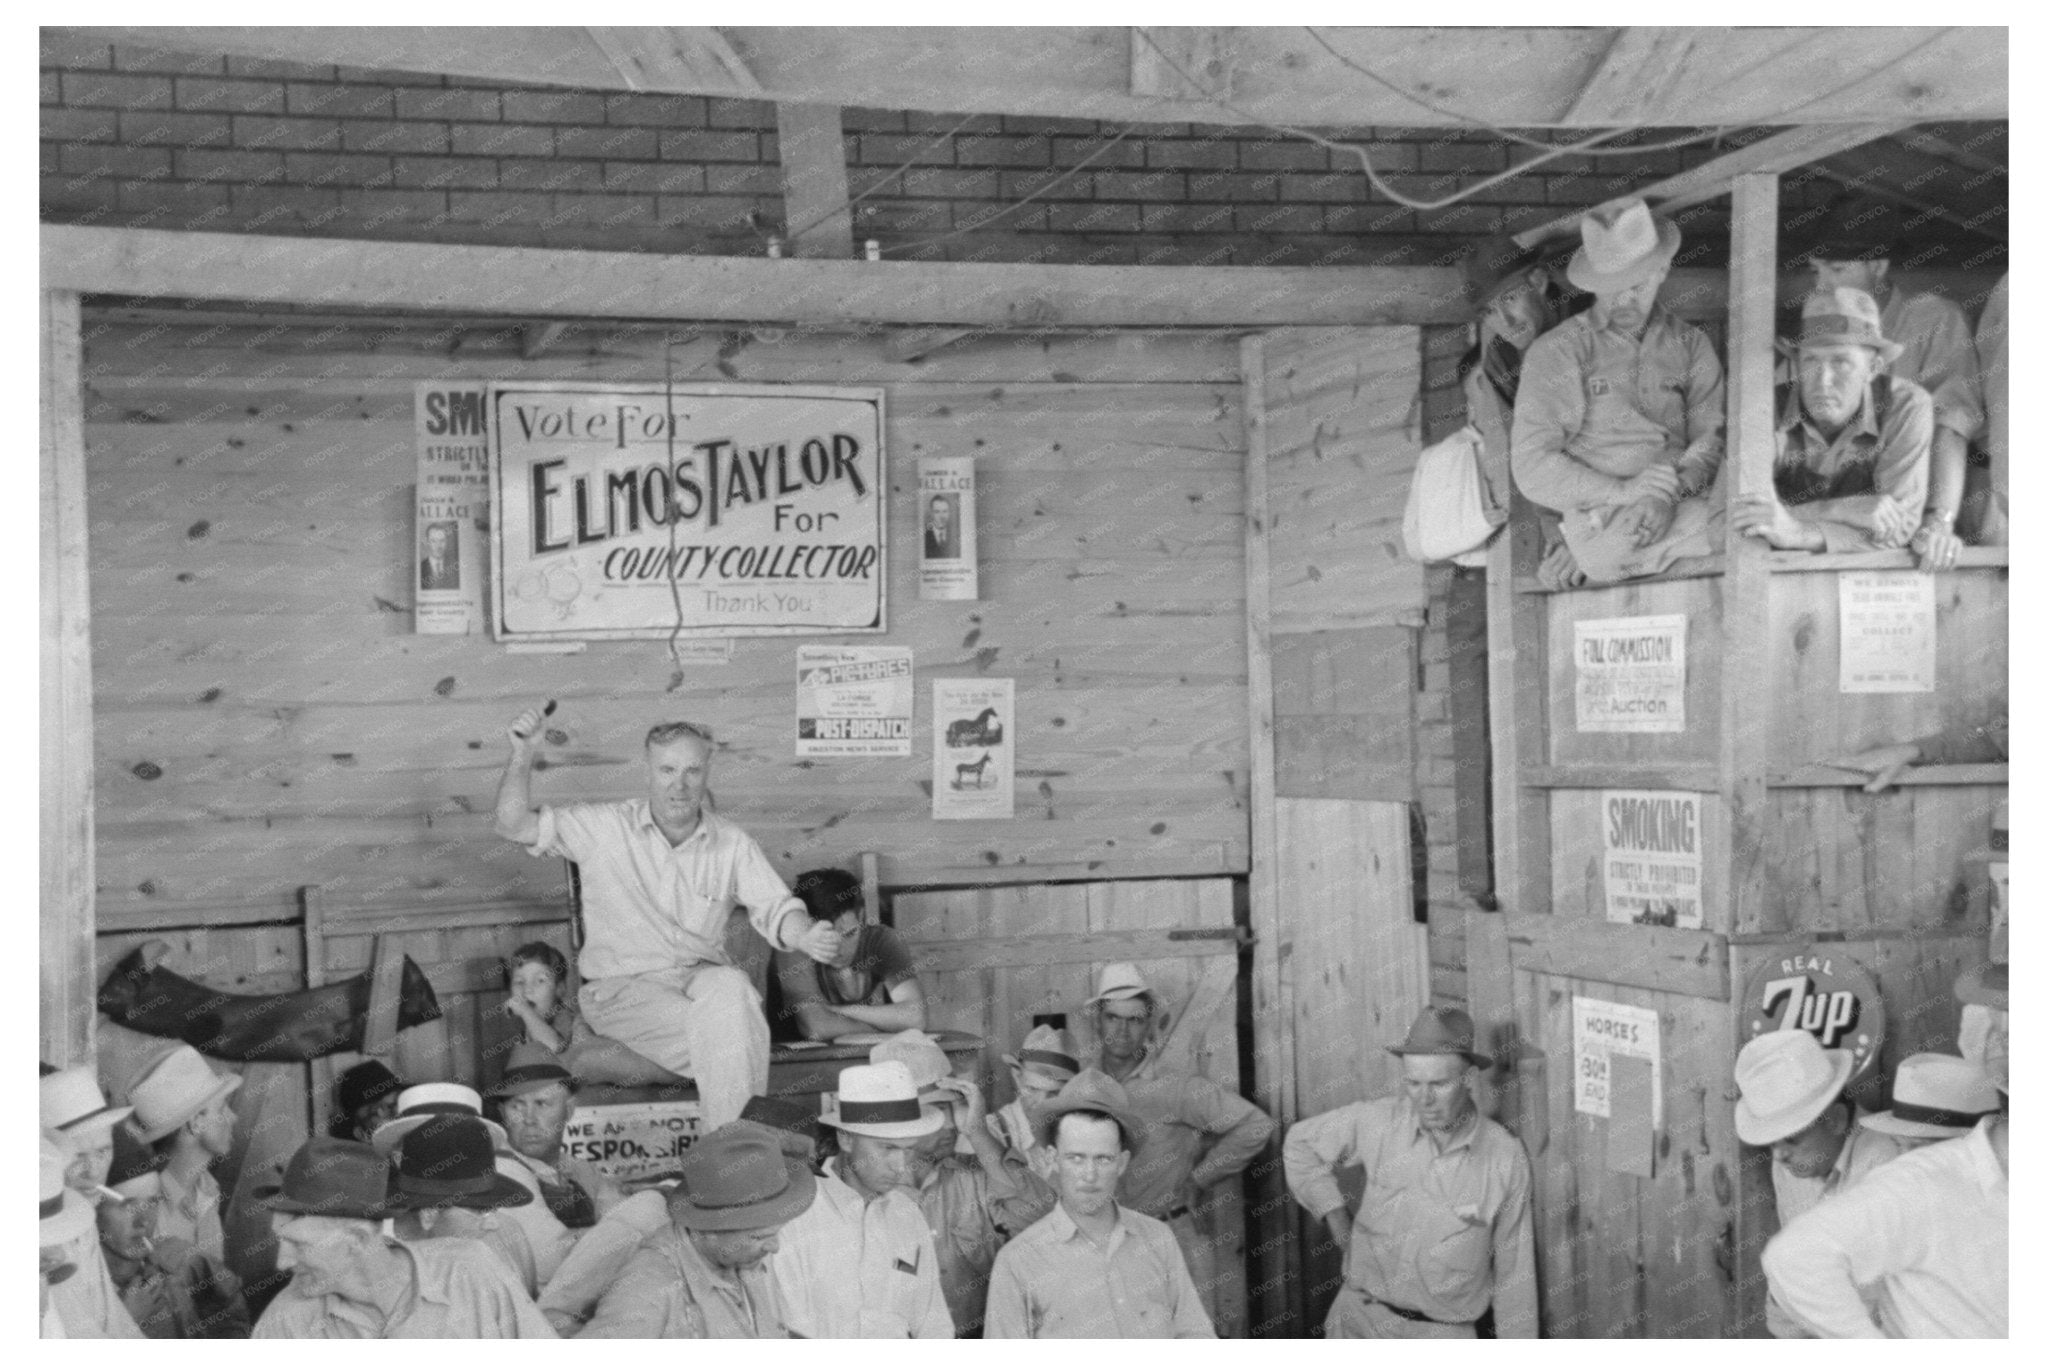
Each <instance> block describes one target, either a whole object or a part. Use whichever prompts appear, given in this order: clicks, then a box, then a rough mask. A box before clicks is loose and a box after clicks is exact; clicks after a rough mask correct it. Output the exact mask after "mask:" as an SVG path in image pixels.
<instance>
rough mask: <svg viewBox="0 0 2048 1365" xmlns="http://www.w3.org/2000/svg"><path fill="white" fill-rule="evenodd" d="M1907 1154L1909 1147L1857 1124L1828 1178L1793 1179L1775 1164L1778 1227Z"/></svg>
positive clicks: (1773, 1182)
mask: <svg viewBox="0 0 2048 1365" xmlns="http://www.w3.org/2000/svg"><path fill="white" fill-rule="evenodd" d="M1906 1150H1907V1147H1906V1144H1905V1143H1903V1142H1901V1141H1899V1140H1898V1139H1897V1138H1895V1137H1892V1136H1891V1135H1890V1134H1887V1133H1880V1132H1876V1131H1874V1130H1872V1129H1869V1128H1865V1127H1864V1126H1863V1125H1862V1124H1860V1123H1858V1124H1855V1125H1853V1126H1852V1127H1851V1128H1850V1129H1849V1136H1848V1138H1847V1139H1846V1140H1845V1141H1844V1142H1843V1143H1842V1150H1841V1151H1840V1152H1838V1153H1836V1154H1835V1164H1834V1165H1833V1166H1832V1167H1831V1168H1829V1170H1828V1173H1827V1174H1826V1175H1812V1176H1807V1175H1794V1174H1793V1173H1792V1172H1791V1170H1790V1169H1788V1168H1787V1167H1786V1165H1785V1163H1784V1162H1782V1161H1773V1162H1772V1163H1771V1189H1772V1191H1773V1193H1775V1194H1776V1195H1777V1203H1778V1226H1779V1227H1783V1226H1785V1224H1787V1223H1789V1222H1791V1221H1792V1220H1793V1219H1794V1218H1797V1217H1798V1216H1799V1215H1800V1214H1802V1213H1805V1212H1806V1211H1807V1210H1808V1209H1810V1208H1812V1207H1813V1206H1814V1205H1815V1204H1818V1203H1819V1202H1820V1201H1821V1200H1823V1199H1825V1198H1827V1197H1828V1196H1829V1195H1833V1194H1839V1193H1840V1192H1841V1191H1843V1190H1846V1189H1848V1188H1849V1187H1850V1186H1851V1185H1853V1184H1855V1183H1856V1182H1857V1181H1859V1180H1861V1179H1863V1177H1864V1176H1866V1175H1869V1174H1870V1173H1871V1172H1872V1171H1874V1170H1876V1169H1877V1168H1878V1167H1879V1166H1882V1165H1884V1163H1885V1162H1887V1161H1890V1160H1891V1159H1892V1158H1893V1157H1895V1156H1898V1155H1900V1154H1901V1153H1903V1152H1905V1151H1906Z"/></svg>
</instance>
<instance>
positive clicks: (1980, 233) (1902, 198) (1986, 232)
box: [1814, 155, 2009, 242]
mask: <svg viewBox="0 0 2048 1365" xmlns="http://www.w3.org/2000/svg"><path fill="white" fill-rule="evenodd" d="M1814 169H1815V170H1816V171H1817V172H1819V173H1820V174H1821V175H1823V176H1826V177H1827V178H1828V179H1829V180H1832V181H1834V182H1835V183H1836V184H1838V185H1845V186H1847V187H1849V188H1850V189H1852V190H1855V191H1856V192H1857V193H1859V194H1869V195H1875V196H1876V197H1877V198H1879V199H1889V200H1890V201H1891V202H1893V203H1894V204H1902V205H1904V206H1905V207H1907V208H1909V209H1913V210H1915V211H1916V212H1919V213H1924V214H1926V215H1928V216H1929V217H1930V218H1939V219H1940V220H1941V221H1942V222H1944V223H1947V224H1949V225H1950V226H1951V227H1957V228H1961V229H1962V230H1963V231H1964V232H1967V233H1970V234H1971V235H1973V236H1977V237H1982V238H1983V239H1984V240H1985V241H1987V242H2004V241H2006V240H2007V238H2006V234H2005V233H2004V232H2002V231H1999V230H1997V229H1994V228H1989V227H1986V226H1985V225H1984V221H1983V215H1980V214H1961V213H1957V212H1956V211H1955V210H1954V209H1952V208H1949V207H1948V206H1947V205H1945V204H1942V203H1939V202H1937V201H1936V200H1933V199H1929V198H1926V197H1925V196H1923V195H1918V194H1909V193H1907V192H1906V191H1905V190H1900V189H1894V188H1892V187H1891V186H1890V185H1888V184H1886V183H1885V182H1884V181H1883V179H1881V178H1880V177H1881V176H1882V174H1883V172H1884V170H1885V166H1884V163H1883V162H1882V161H1879V160H1876V159H1874V158H1871V157H1867V156H1865V157H1858V156H1854V155H1851V156H1844V157H1840V158H1837V159H1836V161H1835V162H1834V164H1832V165H1825V166H1816V167H1815V168H1814ZM1996 204H1997V206H1998V207H1999V208H2001V209H2002V208H2005V206H2006V205H2005V197H2004V196H2003V195H2002V194H2001V195H1999V196H1997V198H1996ZM1998 221H1999V222H2001V223H2002V222H2006V221H2009V218H2008V215H2007V214H2005V213H2000V214H1999V215H1998Z"/></svg>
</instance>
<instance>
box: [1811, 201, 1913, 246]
mask: <svg viewBox="0 0 2048 1365" xmlns="http://www.w3.org/2000/svg"><path fill="white" fill-rule="evenodd" d="M1898 241H1899V211H1898V210H1897V209H1896V208H1894V207H1892V205H1891V204H1889V203H1887V202H1886V201H1884V200H1882V199H1875V198H1871V197H1870V196H1868V195H1844V196H1843V197H1842V198H1840V199H1838V200H1836V201H1835V203H1834V205H1833V206H1832V207H1830V208H1829V209H1828V212H1827V217H1825V218H1823V219H1822V220H1821V225H1820V231H1819V232H1818V234H1816V236H1815V238H1814V240H1813V242H1812V243H1811V244H1810V245H1809V246H1808V247H1807V248H1806V250H1805V251H1804V252H1803V253H1801V255H1802V258H1803V259H1805V260H1809V261H1812V260H1821V261H1883V260H1888V259H1890V257H1891V255H1892V253H1893V251H1895V250H1896V249H1897V248H1898Z"/></svg>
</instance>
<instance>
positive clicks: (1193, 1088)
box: [1117, 1054, 1273, 1218]
mask: <svg viewBox="0 0 2048 1365" xmlns="http://www.w3.org/2000/svg"><path fill="white" fill-rule="evenodd" d="M1120 1083H1121V1084H1122V1086H1123V1088H1124V1094H1125V1095H1127V1096H1129V1097H1130V1101H1131V1108H1132V1110H1133V1111H1135V1112H1136V1114H1137V1116H1138V1117H1139V1118H1140V1119H1142V1120H1144V1123H1145V1142H1144V1145H1143V1146H1142V1147H1140V1148H1139V1149H1138V1151H1137V1152H1136V1153H1135V1154H1134V1155H1133V1156H1132V1157H1131V1164H1130V1168H1129V1169H1128V1170H1126V1171H1125V1172H1124V1178H1123V1179H1122V1180H1121V1181H1120V1182H1118V1185H1117V1202H1118V1203H1119V1204H1122V1205H1123V1206H1124V1207H1125V1208H1131V1209H1136V1210H1138V1212H1140V1213H1146V1214H1150V1215H1151V1216H1152V1217H1154V1218H1166V1217H1170V1216H1172V1214H1173V1213H1174V1212H1175V1211H1176V1210H1177V1209H1178V1208H1180V1207H1181V1202H1180V1201H1181V1199H1182V1198H1183V1197H1184V1195H1185V1190H1184V1188H1183V1187H1184V1186H1185V1184H1186V1182H1187V1180H1188V1177H1189V1176H1190V1175H1191V1174H1192V1173H1193V1172H1194V1171H1195V1170H1196V1169H1197V1168H1198V1167H1199V1168H1200V1170H1201V1172H1202V1175H1203V1177H1204V1179H1203V1181H1202V1183H1203V1184H1204V1185H1213V1184H1215V1183H1216V1182H1217V1181H1218V1180H1223V1179H1227V1178H1228V1177H1230V1176H1233V1175H1236V1174H1237V1173H1238V1172H1239V1171H1242V1170H1243V1169H1244V1168H1245V1167H1247V1166H1249V1165H1251V1163H1252V1158H1253V1157H1256V1156H1257V1155H1258V1154H1259V1152H1260V1151H1261V1150H1263V1149H1264V1147H1265V1145H1266V1143H1267V1142H1268V1141H1270V1140H1271V1139H1272V1136H1273V1120H1272V1119H1271V1118H1269V1117H1267V1115H1266V1111H1265V1110H1263V1109H1261V1108H1259V1107H1258V1106H1257V1105H1255V1104H1253V1103H1252V1102H1251V1101H1250V1100H1248V1099H1246V1098H1245V1097H1244V1096H1242V1095H1240V1094H1237V1093H1236V1092H1235V1091H1231V1090H1225V1089H1224V1088H1223V1087H1222V1086H1220V1085H1218V1084H1217V1083H1216V1082H1214V1081H1212V1080H1210V1079H1209V1078H1208V1077H1206V1076H1197V1075H1194V1074H1193V1073H1191V1072H1186V1071H1169V1070H1167V1069H1166V1068H1165V1067H1164V1066H1162V1065H1161V1064H1160V1061H1159V1059H1158V1058H1157V1057H1156V1056H1152V1055H1149V1054H1148V1055H1147V1056H1146V1058H1145V1059H1144V1060H1143V1061H1142V1062H1140V1063H1139V1064H1138V1069H1137V1070H1136V1071H1133V1072H1132V1073H1131V1074H1130V1075H1129V1076H1127V1077H1125V1078H1124V1079H1123V1080H1122V1082H1120ZM1210 1137H1214V1138H1215V1142H1214V1143H1213V1144H1212V1145H1210V1147H1209V1151H1208V1154H1207V1155H1206V1156H1204V1155H1202V1153H1201V1148H1202V1145H1203V1141H1204V1139H1206V1138H1210ZM1198 1158H1199V1160H1198Z"/></svg>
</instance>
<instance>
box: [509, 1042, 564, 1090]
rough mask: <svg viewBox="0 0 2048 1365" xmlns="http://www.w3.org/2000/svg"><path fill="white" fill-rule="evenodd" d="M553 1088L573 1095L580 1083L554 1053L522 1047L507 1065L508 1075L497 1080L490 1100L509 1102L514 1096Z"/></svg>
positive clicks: (534, 1045)
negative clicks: (556, 1086) (558, 1086)
mask: <svg viewBox="0 0 2048 1365" xmlns="http://www.w3.org/2000/svg"><path fill="white" fill-rule="evenodd" d="M551 1085H563V1086H567V1087H568V1088H569V1089H570V1090H572V1091H573V1090H575V1089H576V1085H577V1081H576V1077H575V1076H574V1075H573V1074H571V1073H570V1071H569V1068H568V1067H566V1066H563V1065H562V1062H561V1059H560V1058H559V1057H557V1056H555V1054H554V1053H552V1052H550V1051H548V1050H547V1049H546V1048H544V1047H542V1046H541V1045H540V1044H539V1043H521V1044H520V1045H519V1046H518V1047H515V1048H513V1049H512V1056H511V1057H510V1058H509V1059H507V1061H506V1063H505V1074H504V1075H502V1076H500V1077H499V1078H498V1085H497V1088H496V1089H495V1090H493V1091H491V1098H492V1099H494V1100H506V1099H510V1098H512V1096H514V1095H527V1094H531V1093H532V1092H534V1091H536V1090H545V1089H546V1088H547V1087H549V1086H551Z"/></svg>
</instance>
